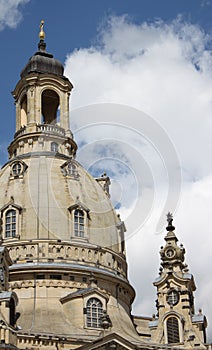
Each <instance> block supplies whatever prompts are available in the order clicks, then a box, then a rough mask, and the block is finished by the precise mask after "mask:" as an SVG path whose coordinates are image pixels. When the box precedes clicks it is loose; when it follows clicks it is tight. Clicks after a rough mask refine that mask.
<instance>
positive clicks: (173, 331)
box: [166, 316, 180, 343]
mask: <svg viewBox="0 0 212 350" xmlns="http://www.w3.org/2000/svg"><path fill="white" fill-rule="evenodd" d="M166 327H167V337H168V343H179V342H180V335H179V323H178V319H177V317H173V316H172V317H169V318H168V319H167V323H166Z"/></svg>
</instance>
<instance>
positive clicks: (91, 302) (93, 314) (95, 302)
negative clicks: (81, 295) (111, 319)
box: [86, 298, 103, 328]
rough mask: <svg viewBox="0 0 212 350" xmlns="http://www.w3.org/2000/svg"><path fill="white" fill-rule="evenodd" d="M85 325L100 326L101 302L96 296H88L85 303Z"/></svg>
mask: <svg viewBox="0 0 212 350" xmlns="http://www.w3.org/2000/svg"><path fill="white" fill-rule="evenodd" d="M86 316H87V317H86V319H87V327H91V328H101V327H102V325H101V323H102V322H101V319H102V316H103V306H102V302H101V301H100V300H99V299H97V298H90V299H88V301H87V305H86Z"/></svg>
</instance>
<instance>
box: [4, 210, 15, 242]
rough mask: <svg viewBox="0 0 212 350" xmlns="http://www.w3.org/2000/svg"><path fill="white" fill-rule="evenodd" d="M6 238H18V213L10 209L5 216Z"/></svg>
mask: <svg viewBox="0 0 212 350" xmlns="http://www.w3.org/2000/svg"><path fill="white" fill-rule="evenodd" d="M5 219H6V220H5V237H15V236H16V211H15V210H14V209H10V210H8V211H7V212H6V215H5Z"/></svg>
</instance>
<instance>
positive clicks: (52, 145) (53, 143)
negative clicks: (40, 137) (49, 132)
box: [51, 142, 58, 152]
mask: <svg viewBox="0 0 212 350" xmlns="http://www.w3.org/2000/svg"><path fill="white" fill-rule="evenodd" d="M51 152H58V143H56V142H52V143H51Z"/></svg>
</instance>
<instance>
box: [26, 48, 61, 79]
mask: <svg viewBox="0 0 212 350" xmlns="http://www.w3.org/2000/svg"><path fill="white" fill-rule="evenodd" d="M38 49H39V51H37V52H36V53H35V54H34V55H33V56H32V57H31V58H30V59H29V61H28V63H27V64H26V66H25V67H24V69H23V70H22V71H21V74H20V76H21V78H24V77H25V76H26V75H27V74H30V73H49V74H54V75H58V76H63V72H64V67H63V65H62V63H61V62H60V61H58V60H56V59H55V58H54V57H53V55H52V54H50V53H48V52H46V44H45V43H44V42H43V41H40V43H39V44H38Z"/></svg>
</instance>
